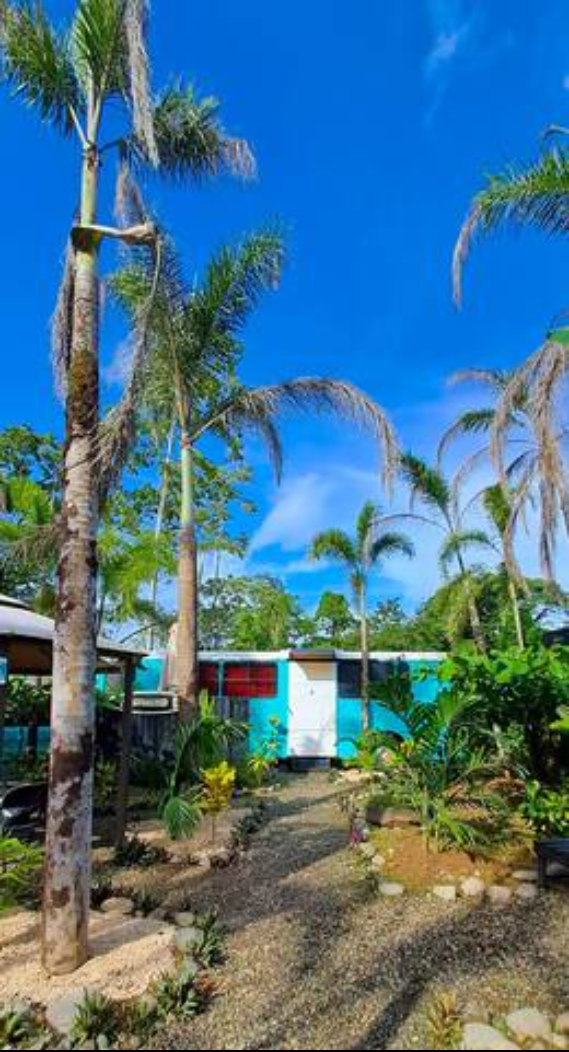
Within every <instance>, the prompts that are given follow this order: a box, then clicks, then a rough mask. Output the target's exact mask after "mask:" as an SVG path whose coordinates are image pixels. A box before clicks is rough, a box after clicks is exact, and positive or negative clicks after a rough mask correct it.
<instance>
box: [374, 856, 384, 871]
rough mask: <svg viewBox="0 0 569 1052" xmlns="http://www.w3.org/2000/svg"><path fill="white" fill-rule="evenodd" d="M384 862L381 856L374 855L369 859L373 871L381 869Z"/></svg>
mask: <svg viewBox="0 0 569 1052" xmlns="http://www.w3.org/2000/svg"><path fill="white" fill-rule="evenodd" d="M385 862H386V860H385V859H384V857H383V855H379V854H374V855H373V856H372V858H371V864H372V866H373V868H374V869H383V867H384V866H385Z"/></svg>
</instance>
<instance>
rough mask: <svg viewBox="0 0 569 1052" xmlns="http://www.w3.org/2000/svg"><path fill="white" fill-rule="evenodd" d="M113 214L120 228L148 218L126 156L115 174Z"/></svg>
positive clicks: (143, 221)
mask: <svg viewBox="0 0 569 1052" xmlns="http://www.w3.org/2000/svg"><path fill="white" fill-rule="evenodd" d="M114 213H115V217H116V220H117V222H118V224H119V226H121V227H129V226H135V225H136V224H138V223H145V222H146V221H147V220H148V218H149V213H148V209H147V207H146V204H145V202H144V199H143V196H142V191H141V189H140V187H139V185H138V183H137V181H136V179H135V178H134V174H133V171H132V167H131V165H130V163H129V160H128V157H126V156H125V157H122V158H121V161H120V164H119V168H118V172H117V179H116V183H115V203H114Z"/></svg>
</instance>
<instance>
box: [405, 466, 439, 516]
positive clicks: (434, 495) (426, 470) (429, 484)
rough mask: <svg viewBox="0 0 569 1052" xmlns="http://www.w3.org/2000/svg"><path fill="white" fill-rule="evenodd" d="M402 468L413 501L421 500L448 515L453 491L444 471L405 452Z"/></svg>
mask: <svg viewBox="0 0 569 1052" xmlns="http://www.w3.org/2000/svg"><path fill="white" fill-rule="evenodd" d="M400 470H401V476H402V478H403V480H404V481H405V482H406V483H407V485H408V486H409V487H410V489H411V498H412V501H413V502H414V501H415V500H419V501H421V502H422V503H423V504H425V505H426V506H427V507H429V508H432V509H435V510H436V511H438V512H440V513H441V514H442V515H444V516H445V517H446V516H448V514H449V511H450V507H451V491H450V487H449V485H448V483H447V481H446V479H445V477H444V475H443V474H442V472H440V471H438V470H437V469H436V468H432V467H430V466H429V465H428V464H427V463H426V461H424V460H421V459H420V458H419V457H416V456H414V454H413V453H405V454H403V456H402V457H401V469H400Z"/></svg>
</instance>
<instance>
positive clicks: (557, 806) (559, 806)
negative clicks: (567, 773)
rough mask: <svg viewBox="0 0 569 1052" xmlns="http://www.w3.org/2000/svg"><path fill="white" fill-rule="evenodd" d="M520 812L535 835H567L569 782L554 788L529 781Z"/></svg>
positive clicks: (568, 830) (568, 826)
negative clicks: (557, 788)
mask: <svg viewBox="0 0 569 1052" xmlns="http://www.w3.org/2000/svg"><path fill="white" fill-rule="evenodd" d="M520 813H521V815H522V817H523V818H524V819H525V820H526V822H528V824H529V825H530V827H531V828H532V830H533V831H534V833H535V834H536V835H537V836H545V837H554V836H569V784H566V785H564V786H562V787H561V788H560V789H559V790H554V789H549V788H548V787H546V786H543V785H541V784H540V783H539V782H530V783H529V784H528V785H527V786H526V798H525V800H524V802H523V804H522V806H521V808H520Z"/></svg>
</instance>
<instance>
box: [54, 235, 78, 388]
mask: <svg viewBox="0 0 569 1052" xmlns="http://www.w3.org/2000/svg"><path fill="white" fill-rule="evenodd" d="M74 295H75V249H74V248H73V245H72V244H71V241H69V242H68V244H67V249H66V251H65V259H64V264H63V274H62V276H61V282H60V285H59V290H58V293H57V301H56V304H55V310H54V312H53V317H52V319H51V362H52V368H53V377H54V382H55V389H56V392H57V394H58V395H59V396H60V397H61V398H63V397H64V395H65V390H66V387H67V372H68V369H69V362H70V360H71V345H72V339H73V303H74Z"/></svg>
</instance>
